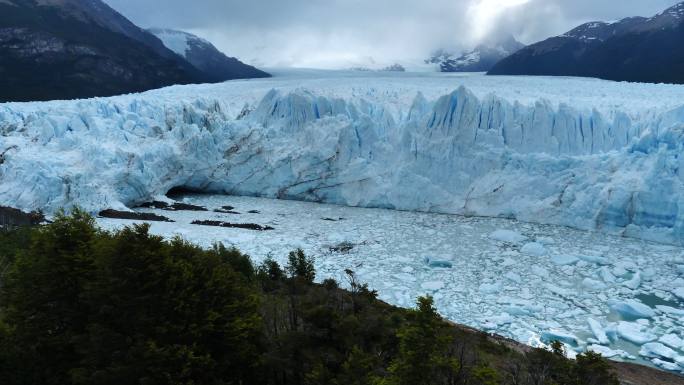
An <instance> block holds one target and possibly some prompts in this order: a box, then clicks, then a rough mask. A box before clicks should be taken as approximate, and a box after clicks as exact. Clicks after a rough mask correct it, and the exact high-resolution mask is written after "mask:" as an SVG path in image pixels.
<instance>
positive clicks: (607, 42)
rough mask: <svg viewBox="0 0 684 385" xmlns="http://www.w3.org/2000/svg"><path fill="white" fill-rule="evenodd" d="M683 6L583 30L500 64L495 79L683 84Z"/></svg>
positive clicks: (535, 46)
mask: <svg viewBox="0 0 684 385" xmlns="http://www.w3.org/2000/svg"><path fill="white" fill-rule="evenodd" d="M682 42H684V3H679V4H677V5H675V6H673V7H671V8H668V9H667V10H665V11H663V12H661V13H659V14H657V15H655V16H653V17H651V18H644V17H631V18H626V19H623V20H620V21H617V22H612V23H605V22H591V23H586V24H583V25H581V26H579V27H577V28H575V29H573V30H571V31H569V32H567V33H565V34H563V35H561V36H556V37H552V38H550V39H547V40H544V41H542V42H539V43H536V44H533V45H530V46H528V47H526V48H523V49H521V50H520V51H518V52H517V53H515V54H513V55H511V56H509V57H508V58H506V59H503V60H502V61H501V62H499V63H498V64H496V65H495V66H494V67H493V68H492V69H491V71H489V74H491V75H560V76H588V77H597V78H602V79H609V80H618V81H635V82H654V83H659V82H663V83H684V44H682Z"/></svg>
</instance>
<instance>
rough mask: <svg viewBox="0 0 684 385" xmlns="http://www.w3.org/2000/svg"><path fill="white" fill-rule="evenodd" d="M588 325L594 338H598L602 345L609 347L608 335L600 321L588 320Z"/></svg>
mask: <svg viewBox="0 0 684 385" xmlns="http://www.w3.org/2000/svg"><path fill="white" fill-rule="evenodd" d="M587 323H589V328H590V329H591V332H592V333H594V337H596V339H597V340H598V342H599V343H600V344H602V345H607V344H609V343H610V340H609V339H608V335H607V334H606V331H605V330H604V329H603V326H601V323H600V322H599V321H597V320H595V319H593V318H588V319H587Z"/></svg>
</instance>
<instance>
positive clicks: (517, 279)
mask: <svg viewBox="0 0 684 385" xmlns="http://www.w3.org/2000/svg"><path fill="white" fill-rule="evenodd" d="M504 277H506V278H508V279H509V280H511V281H513V282H515V283H521V282H522V278H521V277H520V274H518V273H516V272H513V271H509V272H508V273H506V275H504Z"/></svg>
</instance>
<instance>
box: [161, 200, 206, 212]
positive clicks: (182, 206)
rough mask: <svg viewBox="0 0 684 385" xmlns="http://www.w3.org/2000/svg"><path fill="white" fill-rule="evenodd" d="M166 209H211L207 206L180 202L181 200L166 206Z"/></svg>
mask: <svg viewBox="0 0 684 385" xmlns="http://www.w3.org/2000/svg"><path fill="white" fill-rule="evenodd" d="M164 210H168V211H209V210H207V208H206V207H202V206H197V205H191V204H188V203H180V202H175V203H174V204H172V205H171V206H169V207H168V208H165V209H164Z"/></svg>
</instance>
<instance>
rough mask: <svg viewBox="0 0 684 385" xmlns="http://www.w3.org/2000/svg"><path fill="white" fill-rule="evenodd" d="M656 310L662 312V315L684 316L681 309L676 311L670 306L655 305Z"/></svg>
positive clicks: (683, 311)
mask: <svg viewBox="0 0 684 385" xmlns="http://www.w3.org/2000/svg"><path fill="white" fill-rule="evenodd" d="M656 309H658V310H660V311H662V312H663V313H665V314H667V315H671V316H675V317H682V316H684V310H682V309H677V308H674V307H671V306H665V305H656Z"/></svg>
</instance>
